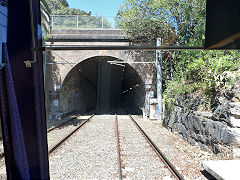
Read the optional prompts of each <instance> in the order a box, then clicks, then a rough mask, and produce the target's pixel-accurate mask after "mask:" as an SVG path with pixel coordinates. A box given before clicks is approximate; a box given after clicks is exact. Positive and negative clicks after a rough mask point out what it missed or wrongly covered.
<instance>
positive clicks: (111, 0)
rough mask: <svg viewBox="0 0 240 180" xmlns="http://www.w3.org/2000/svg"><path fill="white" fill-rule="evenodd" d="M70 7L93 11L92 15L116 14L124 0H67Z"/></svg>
mask: <svg viewBox="0 0 240 180" xmlns="http://www.w3.org/2000/svg"><path fill="white" fill-rule="evenodd" d="M67 2H68V4H69V7H70V8H76V9H81V10H84V11H86V12H89V11H91V12H92V15H93V16H94V15H98V16H115V15H116V13H117V11H118V9H119V7H120V5H121V4H123V2H124V0H67Z"/></svg>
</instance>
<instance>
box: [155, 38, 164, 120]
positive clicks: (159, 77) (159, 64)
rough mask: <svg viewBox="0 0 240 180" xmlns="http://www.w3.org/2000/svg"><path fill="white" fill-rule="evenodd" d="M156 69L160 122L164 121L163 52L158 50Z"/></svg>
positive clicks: (159, 43) (158, 42)
mask: <svg viewBox="0 0 240 180" xmlns="http://www.w3.org/2000/svg"><path fill="white" fill-rule="evenodd" d="M157 46H161V38H157ZM156 66H157V67H156V69H157V102H158V121H162V120H163V119H162V117H163V115H162V109H163V108H162V56H161V50H156Z"/></svg>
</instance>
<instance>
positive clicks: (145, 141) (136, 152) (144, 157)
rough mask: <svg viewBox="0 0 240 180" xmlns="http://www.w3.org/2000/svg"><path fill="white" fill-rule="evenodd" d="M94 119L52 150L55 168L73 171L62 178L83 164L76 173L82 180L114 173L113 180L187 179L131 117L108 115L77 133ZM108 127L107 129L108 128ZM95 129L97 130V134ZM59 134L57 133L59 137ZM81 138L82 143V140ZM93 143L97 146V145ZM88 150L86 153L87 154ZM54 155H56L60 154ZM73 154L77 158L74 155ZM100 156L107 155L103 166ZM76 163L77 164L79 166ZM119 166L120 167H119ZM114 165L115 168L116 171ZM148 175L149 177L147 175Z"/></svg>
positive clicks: (78, 126) (73, 130)
mask: <svg viewBox="0 0 240 180" xmlns="http://www.w3.org/2000/svg"><path fill="white" fill-rule="evenodd" d="M119 114H120V113H119ZM121 114H123V113H121ZM105 116H106V118H105ZM93 117H94V115H92V116H91V117H90V118H88V119H86V120H85V121H83V122H82V123H80V124H79V125H77V126H76V127H74V129H73V127H71V128H70V129H71V132H69V131H68V134H67V135H65V136H64V137H63V136H62V137H63V138H61V140H60V141H59V142H58V143H56V144H55V145H54V146H52V147H51V149H50V150H49V152H48V153H49V158H50V157H51V158H50V159H52V160H51V164H55V165H56V166H57V168H56V169H59V170H60V169H65V170H66V168H67V169H69V172H67V171H66V172H65V171H64V172H61V171H60V172H61V173H63V174H62V175H61V176H58V177H65V175H69V174H73V173H72V168H71V167H68V166H70V164H73V167H74V168H76V166H74V164H75V165H76V164H78V165H80V164H79V163H81V164H82V165H80V166H79V169H78V170H77V171H76V175H78V176H76V175H75V176H76V177H79V178H80V179H81V178H82V177H84V178H90V177H91V178H97V179H101V178H100V177H104V178H105V177H107V176H108V175H109V174H110V173H111V176H109V177H111V178H110V179H112V178H114V179H116V178H117V177H118V179H120V180H121V179H124V178H129V179H136V178H137V179H138V178H143V179H152V178H157V179H163V177H169V178H171V179H181V180H182V179H184V178H183V177H182V176H181V174H179V172H178V171H177V170H176V168H175V167H174V166H173V165H172V164H171V163H170V162H169V160H168V159H167V158H166V157H165V156H164V155H163V153H162V152H161V151H160V150H159V149H158V147H157V146H156V145H155V144H154V143H153V141H152V140H151V139H150V138H149V137H148V136H147V134H146V133H145V132H144V131H143V130H142V128H141V127H140V126H139V125H138V124H137V122H136V121H135V120H134V118H133V117H132V116H131V115H122V116H118V115H117V114H116V115H115V116H111V115H104V117H102V116H96V117H95V119H94V121H91V123H89V124H88V125H87V126H85V127H86V128H84V129H83V131H79V133H76V132H77V131H78V130H79V129H81V127H83V126H84V125H85V124H86V123H87V122H89V121H90V120H91V119H92V118H93ZM118 117H119V118H118ZM99 118H100V119H99ZM114 118H115V119H114ZM71 120H72V119H71ZM71 120H69V121H71ZM69 121H68V122H69ZM64 124H67V122H65V123H63V124H61V125H59V126H58V127H61V126H63V125H64ZM107 124H108V125H107ZM105 125H107V126H106V127H105ZM56 128H57V127H54V128H51V129H48V133H50V132H52V131H53V130H54V129H56ZM95 128H97V129H96V130H95ZM89 130H90V131H89ZM93 130H94V131H93ZM99 130H100V131H99ZM60 131H61V129H59V132H60ZM54 132H55V131H54ZM59 132H57V131H56V132H55V133H59ZM65 133H66V132H65ZM75 133H76V137H75V136H74V138H71V141H68V140H69V138H70V137H71V136H72V135H73V134H75ZM103 133H106V134H103ZM77 134H78V135H77ZM52 135H54V134H52ZM86 135H87V136H86ZM102 135H103V136H102ZM111 136H112V137H111ZM80 138H81V139H82V140H80ZM86 138H87V139H86ZM89 138H90V139H89ZM91 138H93V139H91ZM94 139H95V140H94ZM96 139H97V140H96ZM58 140H59V139H58ZM100 140H101V142H100ZM93 141H95V142H94V143H93ZM104 141H106V142H104ZM65 142H68V143H67V144H66V145H64V146H61V145H62V144H63V143H65ZM71 143H72V144H73V147H71V145H70V144H71ZM83 143H86V144H83ZM114 144H116V145H114ZM89 145H90V146H89ZM88 146H89V147H88ZM108 146H109V147H108ZM59 148H61V149H63V148H64V149H63V150H61V151H57V152H56V150H57V149H59ZM65 148H66V149H65ZM84 149H85V150H86V151H84ZM110 149H111V151H110ZM54 152H56V153H57V154H56V153H54ZM64 152H68V153H64ZM70 152H71V153H76V154H75V155H73V154H71V153H70ZM92 152H93V153H92ZM100 153H103V154H105V155H101V156H103V157H101V158H100V159H99V160H100V161H101V162H100V163H99V161H97V160H96V159H97V158H99V155H100ZM55 154H56V155H55ZM87 154H88V155H87ZM80 155H82V157H83V158H84V157H87V158H86V160H83V161H82V160H79V159H78V158H79V156H80ZM89 155H90V156H89ZM116 155H117V156H116ZM74 156H75V158H74ZM58 158H60V159H58ZM64 158H65V160H66V161H67V162H63V161H65V160H64ZM53 159H54V160H53ZM80 159H81V158H80ZM90 159H93V160H90ZM104 159H105V160H107V159H108V160H107V161H108V162H107V161H105V160H104ZM61 161H62V162H61ZM73 161H75V163H74V162H73ZM60 162H61V163H62V165H59V163H60ZM84 162H85V163H84ZM86 163H87V164H86ZM88 163H90V164H88ZM91 163H92V164H91ZM117 163H118V166H116V164H117ZM66 164H68V165H66ZM114 164H115V167H113V166H114ZM141 166H142V167H141ZM51 168H53V167H51ZM88 168H90V169H89V170H88ZM91 168H92V169H91ZM96 168H97V169H96ZM101 168H104V169H108V168H109V170H106V172H105V174H104V173H102V174H101ZM93 169H94V170H93ZM51 171H52V170H51ZM54 171H55V170H54ZM84 171H89V172H90V174H91V172H93V173H95V175H94V174H93V175H90V174H89V173H87V175H85V176H84V174H83V175H79V172H84ZM52 172H53V171H52ZM109 172H110V173H109ZM148 172H149V174H147V173H148ZM154 173H155V174H154ZM56 174H59V171H57V172H55V173H54V175H56ZM99 174H101V175H99ZM73 177H74V175H73ZM53 178H54V177H53Z"/></svg>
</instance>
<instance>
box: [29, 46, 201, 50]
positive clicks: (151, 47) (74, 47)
mask: <svg viewBox="0 0 240 180" xmlns="http://www.w3.org/2000/svg"><path fill="white" fill-rule="evenodd" d="M32 50H33V51H34V50H39V51H75V50H153V51H155V50H177V51H181V50H204V48H203V47H200V46H199V47H198V46H196V47H172V46H46V47H42V48H39V49H32Z"/></svg>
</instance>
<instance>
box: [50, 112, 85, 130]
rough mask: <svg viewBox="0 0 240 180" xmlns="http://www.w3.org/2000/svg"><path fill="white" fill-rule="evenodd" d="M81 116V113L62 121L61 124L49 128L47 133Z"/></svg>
mask: <svg viewBox="0 0 240 180" xmlns="http://www.w3.org/2000/svg"><path fill="white" fill-rule="evenodd" d="M80 116H81V115H78V116H75V117H72V118H70V119H69V120H67V121H65V122H63V123H61V124H59V125H57V126H53V127H51V128H49V129H48V130H47V133H49V132H51V131H53V130H54V129H57V128H59V127H62V126H64V125H65V124H67V123H68V122H71V121H73V120H74V119H76V118H78V117H80Z"/></svg>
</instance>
